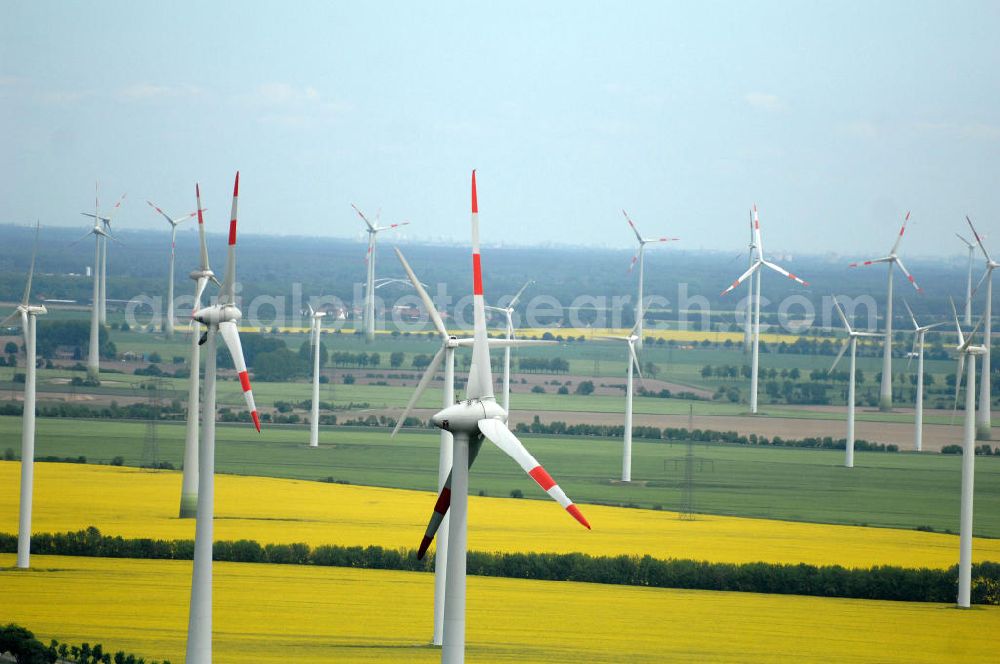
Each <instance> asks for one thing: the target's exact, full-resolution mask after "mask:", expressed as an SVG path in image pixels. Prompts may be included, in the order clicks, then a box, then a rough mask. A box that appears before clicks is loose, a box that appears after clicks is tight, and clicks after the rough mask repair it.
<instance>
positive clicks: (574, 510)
mask: <svg viewBox="0 0 1000 664" xmlns="http://www.w3.org/2000/svg"><path fill="white" fill-rule="evenodd" d="M566 511H567V512H569V513H570V515H571V516H572V517H573V518H574V519H576V520H577V521H579V522H580V523H581V524H582V525H583V526H584V527H585V528H586V529H587V530H592V528H591V527H590V522H589V521H587V518H586V517H585V516H583V514H582V513H581V512H580V508H579V507H577V506H576V505H570V506H569V507H567V508H566Z"/></svg>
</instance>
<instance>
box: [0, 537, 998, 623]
mask: <svg viewBox="0 0 1000 664" xmlns="http://www.w3.org/2000/svg"><path fill="white" fill-rule="evenodd" d="M31 542H32V545H31V546H32V551H35V552H38V553H39V554H52V555H71V556H102V557H111V558H156V559H183V560H190V559H191V557H192V555H193V553H194V543H193V542H192V541H191V540H151V539H124V538H122V537H110V536H105V535H102V534H101V533H100V531H99V530H97V529H96V528H94V527H91V528H88V529H87V530H81V531H78V532H75V533H72V532H70V533H59V534H55V535H51V534H39V535H34V536H32V538H31ZM16 549H17V537H16V536H15V535H8V534H0V551H2V552H5V553H9V552H13V551H15V550H16ZM212 556H213V559H214V560H221V561H230V562H246V563H278V564H290V565H319V566H334V567H354V568H363V569H390V570H403V571H420V572H426V571H430V570H432V569H433V565H434V561H433V556H429V557H427V558H425V559H424V560H418V559H417V556H416V552H415V551H414V550H413V549H384V548H382V547H379V546H367V547H360V546H334V545H325V546H318V547H315V548H312V547H310V546H309V545H307V544H302V543H295V544H266V545H261V544H260V543H258V542H256V541H253V540H238V541H222V542H216V543H215V544H214V546H213V552H212ZM467 570H468V573H469V574H472V575H476V576H495V577H504V578H517V579H537V580H545V581H578V582H586V583H606V584H615V585H629V586H646V587H653V588H686V589H692V590H724V591H737V592H755V593H776V594H788V595H813V596H820V597H854V598H859V599H882V600H897V601H907V602H942V603H944V602H951V601H954V599H955V595H956V592H957V585H958V568H957V566H954V567H951V568H950V569H947V570H941V569H908V568H903V567H891V566H883V567H871V568H868V569H846V568H843V567H840V566H839V565H832V566H822V567H820V566H816V565H806V564H775V563H742V564H734V563H713V562H706V561H694V560H678V559H666V560H663V559H658V558H653V557H652V556H648V555H647V556H625V555H623V556H591V555H587V554H583V553H569V554H559V553H497V552H483V551H470V552H469V557H468V566H467ZM972 601H973V602H974V603H976V604H994V605H997V604H1000V563H990V562H983V563H978V564H975V565H973V569H972Z"/></svg>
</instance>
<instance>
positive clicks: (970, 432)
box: [951, 302, 988, 609]
mask: <svg viewBox="0 0 1000 664" xmlns="http://www.w3.org/2000/svg"><path fill="white" fill-rule="evenodd" d="M951 311H952V314H953V315H954V317H955V331H956V332H957V333H958V346H956V348H955V351H956V352H957V353H958V370H957V371H956V372H955V405H956V406H957V405H958V394H959V391H960V390H961V389H962V368H963V365H964V364H965V362H966V356H968V365H967V366H966V367H965V368H966V371H967V373H966V380H965V428H964V430H963V437H962V506H961V512H960V519H959V522H960V526H959V536H958V606H959V607H960V608H963V609H967V608H969V605H970V600H971V592H972V498H973V482H974V480H975V470H976V450H975V444H976V415H975V413H976V387H975V385H976V355H986V354H987V353H988V351H987V350H986V347H985V346H973V345H972V339H973V337H975V335H976V332H977V331H978V330H979V326H980V325H981V324H982V322H983V321H982V319H980V320H979V323H977V324H976V327H975V328H974V329H973V330H972V332H971V333H970V334H969V337H968V338H965V337H964V336H963V335H962V327H961V326H960V325H959V324H958V313H957V312H956V311H955V303H954V302H952V303H951Z"/></svg>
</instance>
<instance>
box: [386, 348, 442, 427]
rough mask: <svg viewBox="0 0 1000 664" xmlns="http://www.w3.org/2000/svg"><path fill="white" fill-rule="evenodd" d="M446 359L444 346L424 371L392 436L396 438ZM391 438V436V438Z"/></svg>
mask: <svg viewBox="0 0 1000 664" xmlns="http://www.w3.org/2000/svg"><path fill="white" fill-rule="evenodd" d="M443 357H444V346H441V348H439V349H438V352H437V353H435V354H434V357H433V358H432V359H431V363H430V364H428V365H427V369H425V370H424V375H423V376H421V377H420V382H419V383H417V389H415V390H414V391H413V394H412V395H411V396H410V400H409V401H408V402H407V403H406V408H404V409H403V412H402V413H400V415H399V419H398V420H396V426H395V427H394V428H393V430H392V436H395V435H396V433H397V432H399V430H400V428H402V426H403V421H404V420H406V418H407V417H408V416H409V414H410V411H411V410H413V406H414V404H416V403H417V399H419V398H420V395H421V394H423V393H424V390H426V389H427V386H428V385H430V383H431V380H433V379H434V375H435V374H436V373H437V370H438V367H439V366H440V365H441V359H442V358H443ZM390 437H391V436H390Z"/></svg>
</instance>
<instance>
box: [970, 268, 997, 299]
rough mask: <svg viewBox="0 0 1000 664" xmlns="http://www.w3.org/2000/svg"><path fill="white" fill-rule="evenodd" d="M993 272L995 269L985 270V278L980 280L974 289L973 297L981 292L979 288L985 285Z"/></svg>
mask: <svg viewBox="0 0 1000 664" xmlns="http://www.w3.org/2000/svg"><path fill="white" fill-rule="evenodd" d="M992 272H993V268H991V267H987V268H986V269H985V270H983V276H982V277H980V278H979V282H978V283H977V284H976V287H975V288H973V289H972V295H973V296H974V295H975V294H976V293H977V292H979V288H980V287H981V286H982V285H983V282H984V281H986V279H987V277H989V276H990V274H992Z"/></svg>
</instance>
